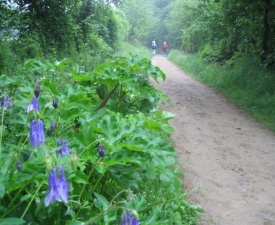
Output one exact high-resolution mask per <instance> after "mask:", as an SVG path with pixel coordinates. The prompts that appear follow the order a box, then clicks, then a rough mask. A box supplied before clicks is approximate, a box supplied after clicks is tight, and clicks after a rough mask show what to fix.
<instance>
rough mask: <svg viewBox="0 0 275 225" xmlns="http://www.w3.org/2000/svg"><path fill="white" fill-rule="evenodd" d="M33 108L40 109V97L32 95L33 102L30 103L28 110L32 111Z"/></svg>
mask: <svg viewBox="0 0 275 225" xmlns="http://www.w3.org/2000/svg"><path fill="white" fill-rule="evenodd" d="M32 110H35V111H37V112H39V111H40V106H39V98H36V97H35V96H33V97H32V102H31V103H30V104H29V105H28V108H27V112H30V111H32Z"/></svg>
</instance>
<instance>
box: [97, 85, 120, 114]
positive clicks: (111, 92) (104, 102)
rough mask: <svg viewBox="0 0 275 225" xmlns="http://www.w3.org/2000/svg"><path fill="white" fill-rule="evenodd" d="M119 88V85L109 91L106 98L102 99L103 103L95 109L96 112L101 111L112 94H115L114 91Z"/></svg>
mask: <svg viewBox="0 0 275 225" xmlns="http://www.w3.org/2000/svg"><path fill="white" fill-rule="evenodd" d="M118 87H119V83H118V84H117V85H116V86H115V87H114V88H113V89H112V90H111V91H110V93H109V94H108V95H107V97H106V98H104V99H103V101H102V102H101V103H100V105H99V106H98V107H97V110H99V109H101V108H102V107H104V106H105V105H106V103H107V102H108V100H109V98H111V96H112V94H113V93H114V92H115V90H116V89H117V88H118Z"/></svg>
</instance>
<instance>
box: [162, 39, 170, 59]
mask: <svg viewBox="0 0 275 225" xmlns="http://www.w3.org/2000/svg"><path fill="white" fill-rule="evenodd" d="M167 49H168V45H167V43H166V42H163V44H162V46H161V50H162V55H163V56H165V57H166V55H167Z"/></svg>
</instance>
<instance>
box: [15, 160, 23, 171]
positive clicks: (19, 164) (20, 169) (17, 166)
mask: <svg viewBox="0 0 275 225" xmlns="http://www.w3.org/2000/svg"><path fill="white" fill-rule="evenodd" d="M16 168H17V170H18V172H21V171H22V164H21V162H20V161H17V162H16Z"/></svg>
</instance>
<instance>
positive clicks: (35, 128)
mask: <svg viewBox="0 0 275 225" xmlns="http://www.w3.org/2000/svg"><path fill="white" fill-rule="evenodd" d="M30 140H31V146H33V147H39V146H41V145H43V144H44V142H45V137H44V124H43V122H42V121H41V120H39V119H38V120H32V121H31V127H30Z"/></svg>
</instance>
